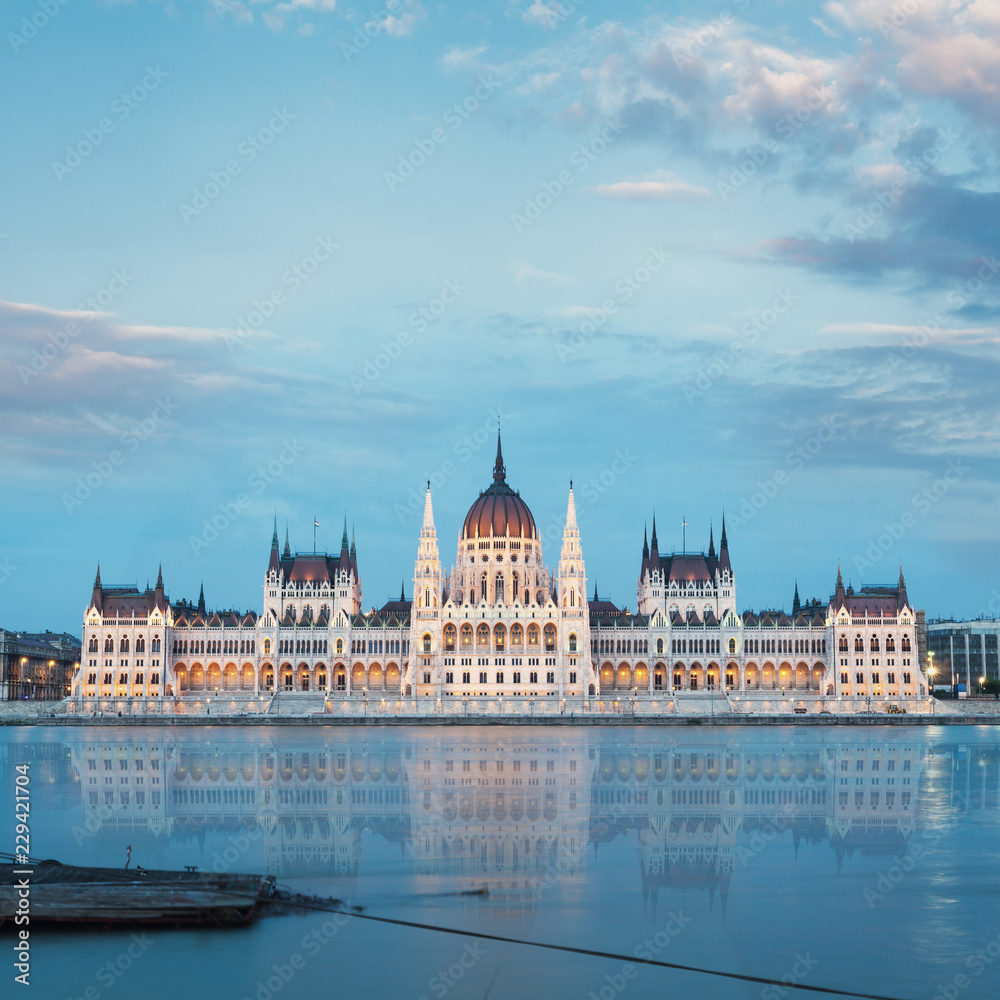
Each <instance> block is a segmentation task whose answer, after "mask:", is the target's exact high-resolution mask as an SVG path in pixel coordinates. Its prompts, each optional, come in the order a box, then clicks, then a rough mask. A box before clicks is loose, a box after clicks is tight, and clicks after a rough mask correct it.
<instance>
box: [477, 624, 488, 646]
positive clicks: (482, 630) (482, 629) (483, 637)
mask: <svg viewBox="0 0 1000 1000" xmlns="http://www.w3.org/2000/svg"><path fill="white" fill-rule="evenodd" d="M476 642H477V644H478V645H480V646H488V645H489V644H490V627H489V625H487V624H486V623H485V622H484V623H483V624H482V625H480V626H479V628H478V629H476Z"/></svg>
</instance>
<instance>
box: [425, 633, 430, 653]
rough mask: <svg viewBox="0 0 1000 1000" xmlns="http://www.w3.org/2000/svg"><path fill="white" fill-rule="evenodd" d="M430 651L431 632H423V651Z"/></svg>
mask: <svg viewBox="0 0 1000 1000" xmlns="http://www.w3.org/2000/svg"><path fill="white" fill-rule="evenodd" d="M430 651H431V634H430V632H425V633H424V652H425V653H429V652H430Z"/></svg>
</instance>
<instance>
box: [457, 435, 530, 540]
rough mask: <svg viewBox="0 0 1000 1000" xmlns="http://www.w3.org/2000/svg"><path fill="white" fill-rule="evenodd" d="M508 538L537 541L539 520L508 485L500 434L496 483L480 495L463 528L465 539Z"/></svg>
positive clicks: (494, 472)
mask: <svg viewBox="0 0 1000 1000" xmlns="http://www.w3.org/2000/svg"><path fill="white" fill-rule="evenodd" d="M488 535H500V536H503V535H506V536H509V537H512V538H537V537H538V532H537V531H536V530H535V519H534V518H533V517H532V516H531V511H530V510H528V505H527V504H526V503H525V502H524V501H523V500H522V499H521V497H520V496H519V495H518V494H517V493H516V492H515V491H514V490H512V489H511V488H510V487H509V486H508V485H507V473H506V470H505V469H504V465H503V455H502V453H501V451H500V435H499V433H498V434H497V460H496V465H494V467H493V484H492V485H491V486H490V487H489V489H487V490H485V491H484V492H482V493H480V494H479V499H478V500H476V502H475V503H474V504H473V505H472V506H471V507H470V508H469V513H468V514H466V515H465V524H463V525H462V538H463V539H465V538H480V537H485V536H488Z"/></svg>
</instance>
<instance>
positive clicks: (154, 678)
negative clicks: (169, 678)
mask: <svg viewBox="0 0 1000 1000" xmlns="http://www.w3.org/2000/svg"><path fill="white" fill-rule="evenodd" d="M149 683H150V684H159V683H160V675H159V674H158V673H152V674H150V675H149Z"/></svg>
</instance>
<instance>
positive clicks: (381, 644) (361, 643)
mask: <svg viewBox="0 0 1000 1000" xmlns="http://www.w3.org/2000/svg"><path fill="white" fill-rule="evenodd" d="M409 645H410V644H409V642H408V641H407V640H406V639H352V640H351V653H352V655H354V656H364V655H365V653H366V652H367V653H368V654H370V655H372V656H376V655H378V654H379V653H389V654H390V655H391V654H393V653H395V654H396V655H397V656H405V655H406V654H407V652H408V651H409ZM340 646H341V640H340V639H338V640H337V654H338V655H340Z"/></svg>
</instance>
